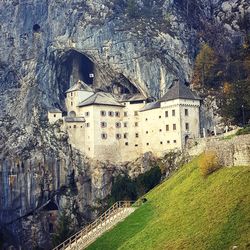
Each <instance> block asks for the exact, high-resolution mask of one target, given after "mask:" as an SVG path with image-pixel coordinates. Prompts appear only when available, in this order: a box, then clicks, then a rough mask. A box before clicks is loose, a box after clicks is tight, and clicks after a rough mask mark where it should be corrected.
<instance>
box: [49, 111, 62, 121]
mask: <svg viewBox="0 0 250 250" xmlns="http://www.w3.org/2000/svg"><path fill="white" fill-rule="evenodd" d="M48 119H49V123H55V122H56V121H58V120H59V119H62V113H54V112H48Z"/></svg>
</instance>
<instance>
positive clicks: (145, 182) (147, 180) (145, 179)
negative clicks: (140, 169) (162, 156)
mask: <svg viewBox="0 0 250 250" xmlns="http://www.w3.org/2000/svg"><path fill="white" fill-rule="evenodd" d="M160 181H161V169H160V168H159V167H158V166H156V167H153V168H151V169H150V170H149V171H147V172H145V173H144V174H140V175H139V176H138V177H137V178H136V180H135V182H136V188H137V193H138V195H139V196H142V195H144V194H145V193H147V192H148V191H149V190H151V189H152V188H154V187H155V186H156V185H157V184H159V183H160Z"/></svg>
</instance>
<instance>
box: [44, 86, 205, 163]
mask: <svg viewBox="0 0 250 250" xmlns="http://www.w3.org/2000/svg"><path fill="white" fill-rule="evenodd" d="M65 103H66V108H67V116H66V117H62V112H61V111H60V110H58V109H52V110H50V111H49V112H48V118H49V122H50V123H54V122H55V121H57V120H58V119H63V128H64V129H65V130H66V131H67V132H68V134H69V139H70V143H71V145H72V146H73V147H75V148H76V149H78V150H80V151H81V152H83V153H84V154H86V155H87V156H88V157H90V158H95V159H98V160H102V161H105V160H109V161H112V162H124V161H131V160H134V159H136V158H138V157H139V156H140V155H141V154H143V153H146V152H152V153H153V154H154V155H155V156H158V157H160V156H162V155H163V154H164V153H166V152H167V151H169V150H173V149H176V148H177V149H183V148H184V147H185V144H186V141H187V139H188V138H197V137H199V136H200V125H199V107H200V98H199V97H198V96H197V95H196V93H194V92H193V91H191V90H190V89H189V88H188V87H187V86H186V85H184V84H182V83H180V82H179V81H174V83H173V84H172V86H170V88H169V89H168V91H167V92H166V94H165V95H164V96H163V97H161V98H160V99H159V100H157V101H155V102H149V100H148V98H146V97H145V96H143V95H142V94H123V95H120V96H118V95H114V94H111V93H106V92H102V91H99V92H94V91H93V90H92V89H91V88H90V87H89V86H88V85H87V84H85V83H84V82H82V81H78V82H77V83H76V84H75V85H74V86H72V87H71V88H70V89H68V90H67V91H66V100H65Z"/></svg>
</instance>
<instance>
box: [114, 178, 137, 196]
mask: <svg viewBox="0 0 250 250" xmlns="http://www.w3.org/2000/svg"><path fill="white" fill-rule="evenodd" d="M111 197H112V198H113V200H114V201H120V200H135V199H136V198H137V192H136V187H135V183H134V182H133V181H132V180H131V178H130V177H129V176H128V175H124V176H121V175H119V176H118V177H117V178H116V180H115V182H114V184H113V185H112V189H111Z"/></svg>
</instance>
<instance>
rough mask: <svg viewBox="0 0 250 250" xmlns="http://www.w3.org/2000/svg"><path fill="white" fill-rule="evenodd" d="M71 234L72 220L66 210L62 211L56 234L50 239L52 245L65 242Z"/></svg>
mask: <svg viewBox="0 0 250 250" xmlns="http://www.w3.org/2000/svg"><path fill="white" fill-rule="evenodd" d="M73 232H74V231H73V229H72V219H71V217H70V215H69V214H68V212H67V211H66V209H64V210H63V211H62V212H61V214H60V216H59V219H58V223H57V227H56V232H55V234H54V235H53V238H52V243H53V245H54V246H57V245H59V244H60V243H62V242H63V241H65V240H67V239H68V238H69V237H70V236H71V235H72V234H73Z"/></svg>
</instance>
